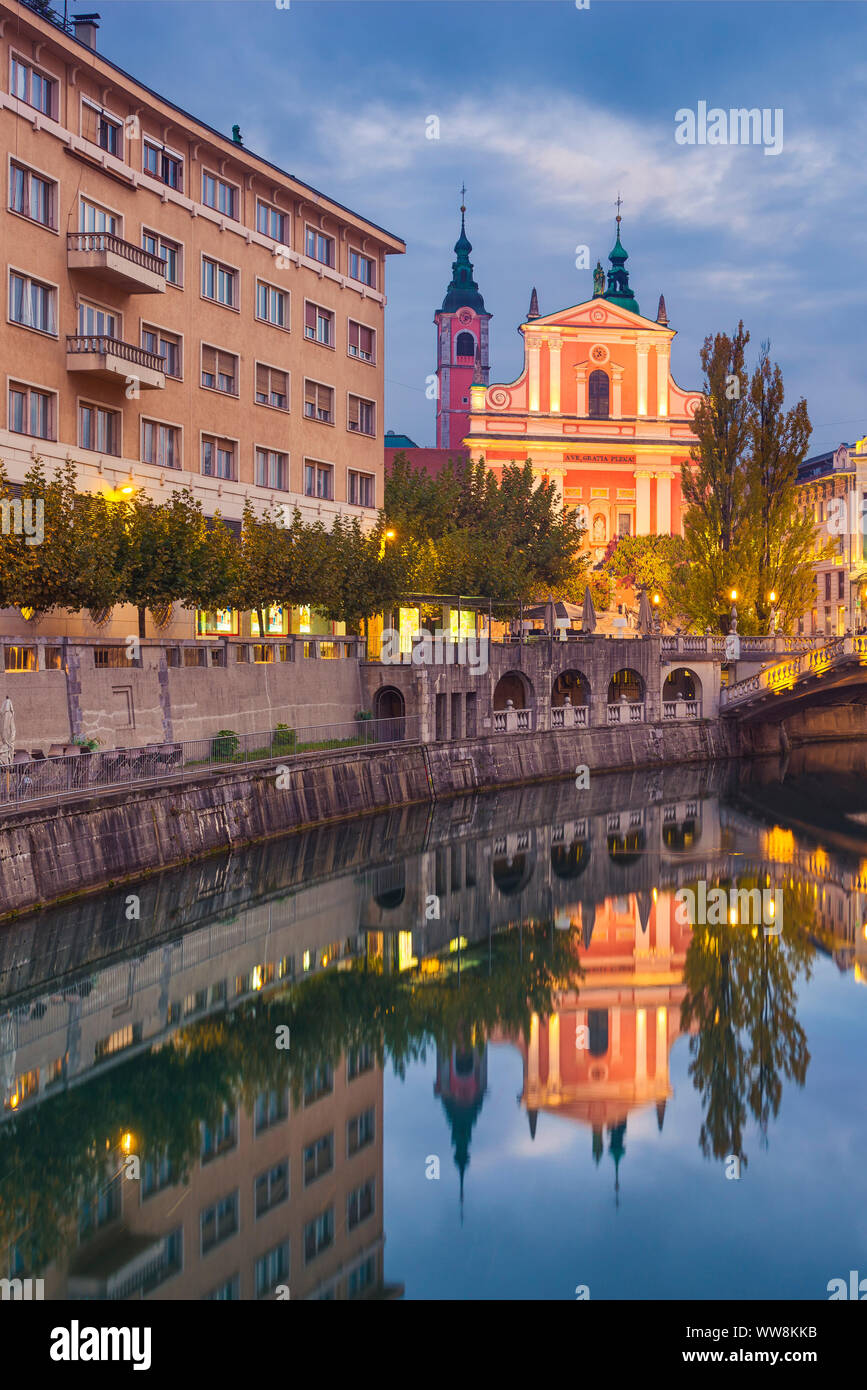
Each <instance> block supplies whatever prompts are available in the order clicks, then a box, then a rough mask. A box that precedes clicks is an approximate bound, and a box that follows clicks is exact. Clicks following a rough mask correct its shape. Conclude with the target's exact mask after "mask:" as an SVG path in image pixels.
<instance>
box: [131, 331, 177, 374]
mask: <svg viewBox="0 0 867 1390" xmlns="http://www.w3.org/2000/svg"><path fill="white" fill-rule="evenodd" d="M141 345H142V347H143V348H144V350H145V352H152V353H153V355H154V357H162V359H163V371H164V372H165V374H166V376H173V377H176V378H177V379H178V380H180V378H181V376H182V374H183V372H182V362H181V339H180V338H179V336H178V334H177V333H167V332H166V330H165V329H164V328H152V327H150V325H148V324H142V330H141Z"/></svg>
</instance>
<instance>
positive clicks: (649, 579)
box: [603, 536, 686, 618]
mask: <svg viewBox="0 0 867 1390" xmlns="http://www.w3.org/2000/svg"><path fill="white" fill-rule="evenodd" d="M603 564H604V568H605V570H606V571H607V572H608V573H609V574H610V575H611V576H612V578H614V579H615V580H616V581H617V583H618V584H622V585H625V586H627V587H628V588H632V589H635V590H641V589H645V590H646V591H647V593H648V594H653V593H658V594H659V596H660V603H659V610H660V613H661V614H662V615H663V616H664V617H667V618H671V617H675V616H678V615H679V614H680V611H681V610H680V594H681V590H682V587H683V583H684V571H685V566H686V560H685V558H684V543H683V539H682V537H681V536H620V537H619V538H617V539H615V541H613V542H612V544H611V546H610V547H609V554H608V555H607V557H606V559H605V560H604V562H603Z"/></svg>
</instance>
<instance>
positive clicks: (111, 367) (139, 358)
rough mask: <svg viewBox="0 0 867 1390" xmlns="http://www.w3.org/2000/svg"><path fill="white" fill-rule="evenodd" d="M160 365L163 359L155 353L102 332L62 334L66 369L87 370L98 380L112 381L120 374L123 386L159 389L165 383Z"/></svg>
mask: <svg viewBox="0 0 867 1390" xmlns="http://www.w3.org/2000/svg"><path fill="white" fill-rule="evenodd" d="M164 365H165V361H164V359H163V358H162V357H157V355H156V353H153V352H145V350H144V348H140V347H136V346H135V344H134V343H124V342H122V341H121V339H120V338H110V337H108V336H107V335H106V334H104V333H93V334H85V335H81V336H79V335H75V334H67V336H66V370H67V371H68V372H87V373H88V374H89V375H90V376H92V377H96V378H98V379H99V380H101V381H115V382H116V381H117V380H118V378H119V377H120V378H121V379H122V380H123V382H124V383H125V384H126V385H127V386H130V385H133V386H135V385H137V386H138V388H139V389H140V390H142V391H162V390H164V389H165V384H166V374H165V371H164V370H163V368H164Z"/></svg>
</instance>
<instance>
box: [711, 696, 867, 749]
mask: <svg viewBox="0 0 867 1390" xmlns="http://www.w3.org/2000/svg"><path fill="white" fill-rule="evenodd" d="M846 739H867V705H861V704H849V705H845V704H839V705H812V706H810V707H808V708H806V709H800V710H798V711H796V713H794V714H790V715H788V716H787V717H786V718H785V719H783V720H780V719H779V717H778V718H777V720H776V721H774V722H773V723H772V722H771V721H770V720H768V721H767V722H764V723H760V722H758V721H756V722H755V723H749V722H747V721H741V722H740V723H739V725H738V744H739V747H740V751H741V753H742V754H743V756H744V757H761V756H762V755H763V754H765V753H780V752H785V751H786V750H787V748H797V747H799V746H801V745H802V744H809V743H840V742H843V741H844V740H846Z"/></svg>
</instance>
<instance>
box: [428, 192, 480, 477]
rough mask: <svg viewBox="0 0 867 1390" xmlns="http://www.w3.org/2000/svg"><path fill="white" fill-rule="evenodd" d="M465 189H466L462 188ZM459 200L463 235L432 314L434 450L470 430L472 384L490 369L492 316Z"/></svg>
mask: <svg viewBox="0 0 867 1390" xmlns="http://www.w3.org/2000/svg"><path fill="white" fill-rule="evenodd" d="M461 192H462V193H463V192H464V190H463V189H462V190H461ZM466 211H467V210H466V207H465V205H464V204H463V203H462V204H461V234H460V236H459V237H458V239H457V241H456V242H455V259H454V261H453V263H452V279H451V284H450V285H449V287H448V289H447V290H446V296H445V299H444V300H443V302H442V308H441V309H437V311H436V313H435V314H434V323H435V324H436V326H437V370H436V375H437V435H436V444H437V448H438V449H459V448H460V447H461V443H462V441H463V440H464V439H465V438H466V436H467V435H468V434H469V432H470V387H471V386H472V385H474V384H479V383H481V384H482V385H485V386H487V384H488V377H489V373H490V366H489V358H488V323H489V321H490V318H491V315H490V314H489V313H487V312H486V310H485V301H484V299H483V298H482V296H481V294H480V293H479V287H478V285H477V284H476V282H475V280H474V279H473V266H472V262H471V261H470V252H471V251H472V249H473V248H472V246H471V245H470V242H469V238H468V237H467V233H466V227H465V224H464V218H465V214H466Z"/></svg>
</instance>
